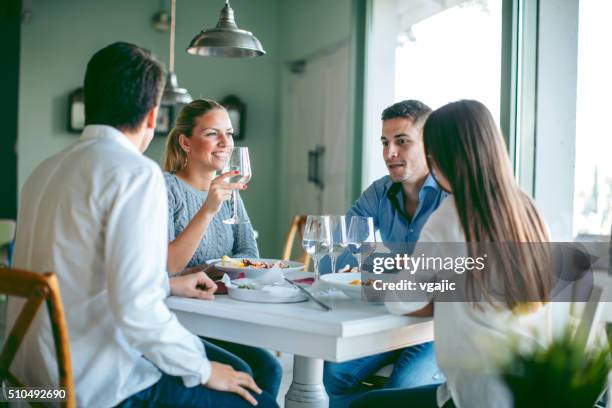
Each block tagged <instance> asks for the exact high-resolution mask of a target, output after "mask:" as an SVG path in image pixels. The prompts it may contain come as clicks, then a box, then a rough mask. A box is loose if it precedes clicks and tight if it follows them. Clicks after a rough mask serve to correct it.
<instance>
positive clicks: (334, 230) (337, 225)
mask: <svg viewBox="0 0 612 408" xmlns="http://www.w3.org/2000/svg"><path fill="white" fill-rule="evenodd" d="M329 225H330V228H331V247H330V250H329V259H330V261H331V269H332V273H336V259H338V255H340V254H342V253H343V252H344V250H345V249H346V246H347V245H348V239H347V238H348V236H347V229H348V228H347V225H346V217H345V216H344V215H330V216H329Z"/></svg>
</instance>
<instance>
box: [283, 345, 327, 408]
mask: <svg viewBox="0 0 612 408" xmlns="http://www.w3.org/2000/svg"><path fill="white" fill-rule="evenodd" d="M328 407H329V398H328V397H327V393H326V392H325V388H324V387H323V360H321V359H318V358H309V357H302V356H297V355H296V356H293V382H292V383H291V386H290V387H289V390H288V391H287V394H286V395H285V408H328Z"/></svg>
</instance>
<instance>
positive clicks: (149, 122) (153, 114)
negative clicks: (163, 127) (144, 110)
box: [145, 106, 159, 129]
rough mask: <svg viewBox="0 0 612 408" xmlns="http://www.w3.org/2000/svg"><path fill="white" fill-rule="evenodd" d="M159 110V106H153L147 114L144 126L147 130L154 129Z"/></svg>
mask: <svg viewBox="0 0 612 408" xmlns="http://www.w3.org/2000/svg"><path fill="white" fill-rule="evenodd" d="M158 110H159V106H155V107H154V108H153V109H151V110H150V111H149V113H148V114H147V117H146V120H145V124H146V126H147V129H155V123H156V122H157V111H158Z"/></svg>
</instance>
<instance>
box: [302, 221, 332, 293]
mask: <svg viewBox="0 0 612 408" xmlns="http://www.w3.org/2000/svg"><path fill="white" fill-rule="evenodd" d="M330 247H331V229H330V224H329V216H327V215H309V216H308V218H307V219H306V225H305V226H304V236H303V237H302V248H304V251H306V253H307V254H308V255H310V257H311V258H312V261H313V263H314V275H315V281H317V280H318V279H319V261H320V260H321V258H323V257H324V256H325V255H326V254H328V253H329V250H330Z"/></svg>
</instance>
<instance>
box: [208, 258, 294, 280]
mask: <svg viewBox="0 0 612 408" xmlns="http://www.w3.org/2000/svg"><path fill="white" fill-rule="evenodd" d="M234 259H237V258H234ZM241 259H248V260H250V261H264V262H266V263H268V264H274V263H276V262H283V263H285V264H287V268H281V271H282V272H283V273H286V272H294V271H301V270H302V269H304V264H303V263H301V262H296V261H281V260H280V259H269V258H241ZM206 263H207V264H211V263H213V264H214V265H215V268H216V269H218V270H220V271H222V272H226V273H227V274H228V275H230V277H231V278H236V277H238V274H239V273H241V272H244V274H245V276H246V277H247V278H257V277H259V276H261V275H263V274H265V273H266V272H267V271H269V270H270V269H264V268H262V269H257V268H250V267H245V268H239V267H236V266H231V265H229V264H228V263H227V262H226V263H225V265H222V263H223V262H221V259H212V260H210V261H207V262H206Z"/></svg>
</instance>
